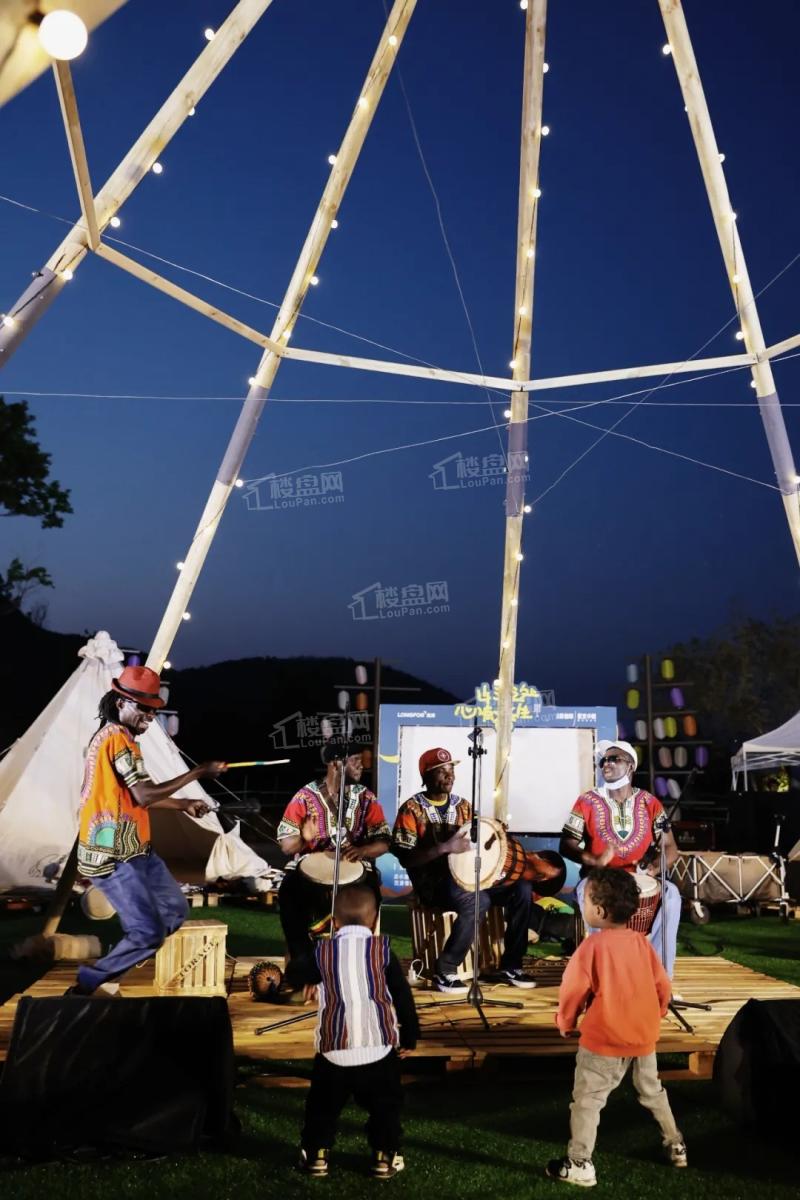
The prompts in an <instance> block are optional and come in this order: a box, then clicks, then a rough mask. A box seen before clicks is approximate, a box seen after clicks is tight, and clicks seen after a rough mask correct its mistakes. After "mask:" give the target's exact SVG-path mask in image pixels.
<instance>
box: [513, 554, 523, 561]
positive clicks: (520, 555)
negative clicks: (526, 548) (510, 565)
mask: <svg viewBox="0 0 800 1200" xmlns="http://www.w3.org/2000/svg"><path fill="white" fill-rule="evenodd" d="M514 557H515V558H516V560H517V562H522V561H523V559H524V558H525V555H524V554H520V553H517V554H515V555H514Z"/></svg>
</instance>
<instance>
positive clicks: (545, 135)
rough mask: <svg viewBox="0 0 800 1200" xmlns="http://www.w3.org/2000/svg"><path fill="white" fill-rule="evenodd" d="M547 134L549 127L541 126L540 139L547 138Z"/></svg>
mask: <svg viewBox="0 0 800 1200" xmlns="http://www.w3.org/2000/svg"><path fill="white" fill-rule="evenodd" d="M549 133H550V126H549V125H543V126H542V137H547V136H548V134H549Z"/></svg>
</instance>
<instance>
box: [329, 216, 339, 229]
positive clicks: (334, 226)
mask: <svg viewBox="0 0 800 1200" xmlns="http://www.w3.org/2000/svg"><path fill="white" fill-rule="evenodd" d="M338 228H339V222H338V221H337V220H336V218H335V217H334V218H333V220H332V221H331V229H338Z"/></svg>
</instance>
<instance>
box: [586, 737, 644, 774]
mask: <svg viewBox="0 0 800 1200" xmlns="http://www.w3.org/2000/svg"><path fill="white" fill-rule="evenodd" d="M612 747H614V748H615V749H616V750H621V751H622V753H623V754H627V755H628V757H629V758H632V759H633V769H634V770H636V768H637V767H638V765H639V756H638V754H637V753H636V751H635V750H634V748H633V746H632V745H631V744H630V742H620V741H616V742H610V741H608V739H607V738H604V739H603V740H602V741H601V742H598V743H597V745H596V746H595V748H594V756H595V759H596V761H597V762H599V761H600V759H601V758H603V756H604V755H605V754H606V753H607V752H608V751H609V750H610V749H611V748H612Z"/></svg>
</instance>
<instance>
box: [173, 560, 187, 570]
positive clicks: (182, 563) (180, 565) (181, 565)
mask: <svg viewBox="0 0 800 1200" xmlns="http://www.w3.org/2000/svg"><path fill="white" fill-rule="evenodd" d="M175 566H176V567H177V568H178V570H179V571H182V570H183V568H184V567H185V566H186V563H185V562H176V563H175Z"/></svg>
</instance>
